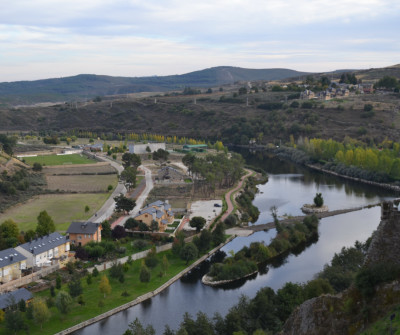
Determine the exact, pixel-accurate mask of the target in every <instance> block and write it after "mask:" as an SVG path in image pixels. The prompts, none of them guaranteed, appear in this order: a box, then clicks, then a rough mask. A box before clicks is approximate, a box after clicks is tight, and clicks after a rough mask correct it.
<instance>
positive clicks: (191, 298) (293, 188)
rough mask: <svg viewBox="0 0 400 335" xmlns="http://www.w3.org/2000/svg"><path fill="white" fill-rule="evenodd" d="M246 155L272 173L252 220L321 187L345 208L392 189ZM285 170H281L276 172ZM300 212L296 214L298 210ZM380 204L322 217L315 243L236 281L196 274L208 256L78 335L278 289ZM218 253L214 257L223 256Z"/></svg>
mask: <svg viewBox="0 0 400 335" xmlns="http://www.w3.org/2000/svg"><path fill="white" fill-rule="evenodd" d="M249 159H251V160H253V162H251V161H250V162H248V163H249V164H253V165H256V164H255V163H257V164H259V165H258V166H260V167H263V168H264V169H265V170H266V171H267V172H268V173H271V175H270V180H269V182H268V183H267V184H265V185H260V187H259V189H260V191H261V192H263V193H261V192H260V193H259V194H257V196H256V199H255V201H254V203H255V205H256V206H258V207H259V208H260V211H261V215H260V219H259V220H258V221H257V223H265V222H268V220H271V215H270V207H271V206H272V205H276V206H277V207H278V214H279V215H282V214H284V213H287V214H291V215H300V214H301V211H300V207H301V205H302V204H304V203H306V202H311V201H312V199H313V197H314V195H315V193H316V192H317V191H319V192H322V193H323V196H324V199H325V202H326V204H327V205H328V206H329V207H330V208H331V209H339V208H349V207H356V206H360V205H366V204H368V203H374V202H378V201H380V200H382V199H385V198H391V197H392V196H393V194H392V193H391V192H388V191H385V190H380V189H375V188H370V187H368V186H366V185H357V184H355V185H354V183H350V182H347V181H344V180H340V179H337V178H334V177H331V176H325V175H323V174H318V173H313V172H309V171H306V170H304V169H302V168H299V167H297V166H295V165H293V164H290V163H288V162H284V161H281V160H272V159H271V158H270V157H268V158H267V159H266V155H265V154H262V155H261V153H257V154H255V155H254V156H252V157H249ZM279 174H284V175H285V176H282V175H279ZM297 213H299V214H297ZM379 218H380V208H379V207H374V208H371V209H364V210H361V211H356V212H352V213H347V214H343V215H339V216H334V217H329V218H325V219H322V220H321V223H320V228H319V239H318V241H317V242H316V243H313V244H311V245H308V246H305V249H304V250H303V251H302V250H297V252H294V253H292V254H290V255H288V256H287V257H286V258H283V259H281V260H280V262H278V261H277V263H274V264H269V265H268V266H267V267H266V268H265V269H264V271H262V272H260V273H259V274H257V276H255V278H252V279H251V280H247V281H244V282H243V283H240V286H238V287H231V288H229V289H219V288H214V287H209V286H205V285H203V284H202V283H201V281H200V280H199V279H200V278H201V276H202V275H203V274H205V273H206V272H207V271H208V267H209V266H210V261H211V260H210V261H208V262H204V263H203V264H202V265H201V266H200V267H199V268H197V269H195V270H193V271H191V273H190V274H188V275H187V276H185V278H182V280H179V281H177V282H175V283H174V284H173V285H171V286H170V287H169V288H168V289H167V290H165V291H164V292H162V293H161V294H159V295H157V296H156V297H154V298H152V299H150V300H149V301H147V302H146V303H145V304H140V305H137V306H134V307H132V308H129V309H128V310H127V311H124V312H121V313H117V314H115V315H113V316H111V317H110V318H108V319H107V320H104V321H102V322H98V323H95V324H93V325H91V326H88V327H86V328H84V329H82V330H80V331H77V332H75V334H79V335H99V334H122V333H123V332H124V331H125V330H126V329H127V327H128V324H129V322H131V321H133V320H134V319H135V318H136V317H137V318H139V319H140V320H141V322H143V323H144V324H152V325H153V326H154V328H155V329H156V333H157V334H162V333H163V331H164V326H165V325H166V324H169V325H170V326H171V328H173V329H176V328H178V327H179V324H180V323H181V322H182V316H183V314H184V313H185V312H188V313H189V314H191V315H192V316H195V315H196V313H197V312H199V311H203V312H205V313H206V314H207V315H209V316H212V315H214V313H215V312H219V313H221V314H222V315H224V314H226V313H227V312H228V310H229V309H230V308H231V307H232V306H233V305H235V304H236V303H237V302H238V299H239V297H240V295H242V294H245V295H247V296H249V297H250V298H252V297H254V296H255V294H256V292H257V291H258V290H259V289H260V288H262V287H265V286H270V287H271V288H273V289H275V290H276V289H279V288H280V287H282V286H283V285H284V284H285V283H286V282H288V281H292V282H305V281H307V280H310V279H312V278H313V276H314V275H315V274H316V273H317V272H319V271H321V270H322V269H323V267H324V265H325V264H326V263H327V262H329V261H330V260H331V259H332V257H333V255H334V253H336V252H340V250H341V248H342V247H343V246H346V247H350V246H352V245H353V244H354V242H355V241H356V240H359V241H365V240H366V239H367V238H368V237H369V236H370V235H371V233H372V232H373V230H375V229H376V227H377V226H378V224H379ZM275 235H276V231H275V230H274V229H273V230H270V231H268V232H264V231H261V232H257V233H255V234H253V235H251V236H249V237H238V238H235V239H234V240H233V241H231V242H230V243H229V244H227V245H226V246H225V247H224V248H223V249H222V251H223V252H225V253H229V251H230V250H233V251H235V252H236V251H238V250H240V249H241V248H242V247H243V246H244V245H249V244H250V243H251V242H254V241H264V242H265V243H266V244H269V243H270V241H271V239H272V238H273V237H274V236H275ZM222 256H223V253H221V254H218V255H216V256H215V257H217V258H218V257H222Z"/></svg>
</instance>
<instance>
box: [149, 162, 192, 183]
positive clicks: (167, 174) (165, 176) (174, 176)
mask: <svg viewBox="0 0 400 335" xmlns="http://www.w3.org/2000/svg"><path fill="white" fill-rule="evenodd" d="M185 178H186V176H185V175H184V174H183V173H181V172H179V171H178V170H177V169H174V168H173V167H170V166H165V167H163V168H162V169H160V170H159V171H158V173H157V176H156V181H158V182H170V183H177V182H184V181H185Z"/></svg>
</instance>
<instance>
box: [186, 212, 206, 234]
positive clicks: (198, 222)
mask: <svg viewBox="0 0 400 335" xmlns="http://www.w3.org/2000/svg"><path fill="white" fill-rule="evenodd" d="M205 224H206V219H205V218H203V217H201V216H195V217H193V218H191V219H190V222H189V225H190V227H192V228H196V232H198V233H199V232H200V230H202V229H203V227H204V226H205Z"/></svg>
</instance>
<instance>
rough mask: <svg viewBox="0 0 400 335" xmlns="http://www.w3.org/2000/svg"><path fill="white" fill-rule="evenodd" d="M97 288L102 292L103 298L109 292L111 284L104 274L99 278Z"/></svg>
mask: <svg viewBox="0 0 400 335" xmlns="http://www.w3.org/2000/svg"><path fill="white" fill-rule="evenodd" d="M99 290H100V292H101V293H103V294H104V298H105V297H106V295H107V294H110V293H111V285H110V282H109V280H108V278H107V276H106V275H103V276H102V277H101V279H100V284H99Z"/></svg>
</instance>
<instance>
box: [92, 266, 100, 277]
mask: <svg viewBox="0 0 400 335" xmlns="http://www.w3.org/2000/svg"><path fill="white" fill-rule="evenodd" d="M98 275H99V270H97V268H96V267H94V269H93V271H92V276H93V277H97V276H98Z"/></svg>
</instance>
